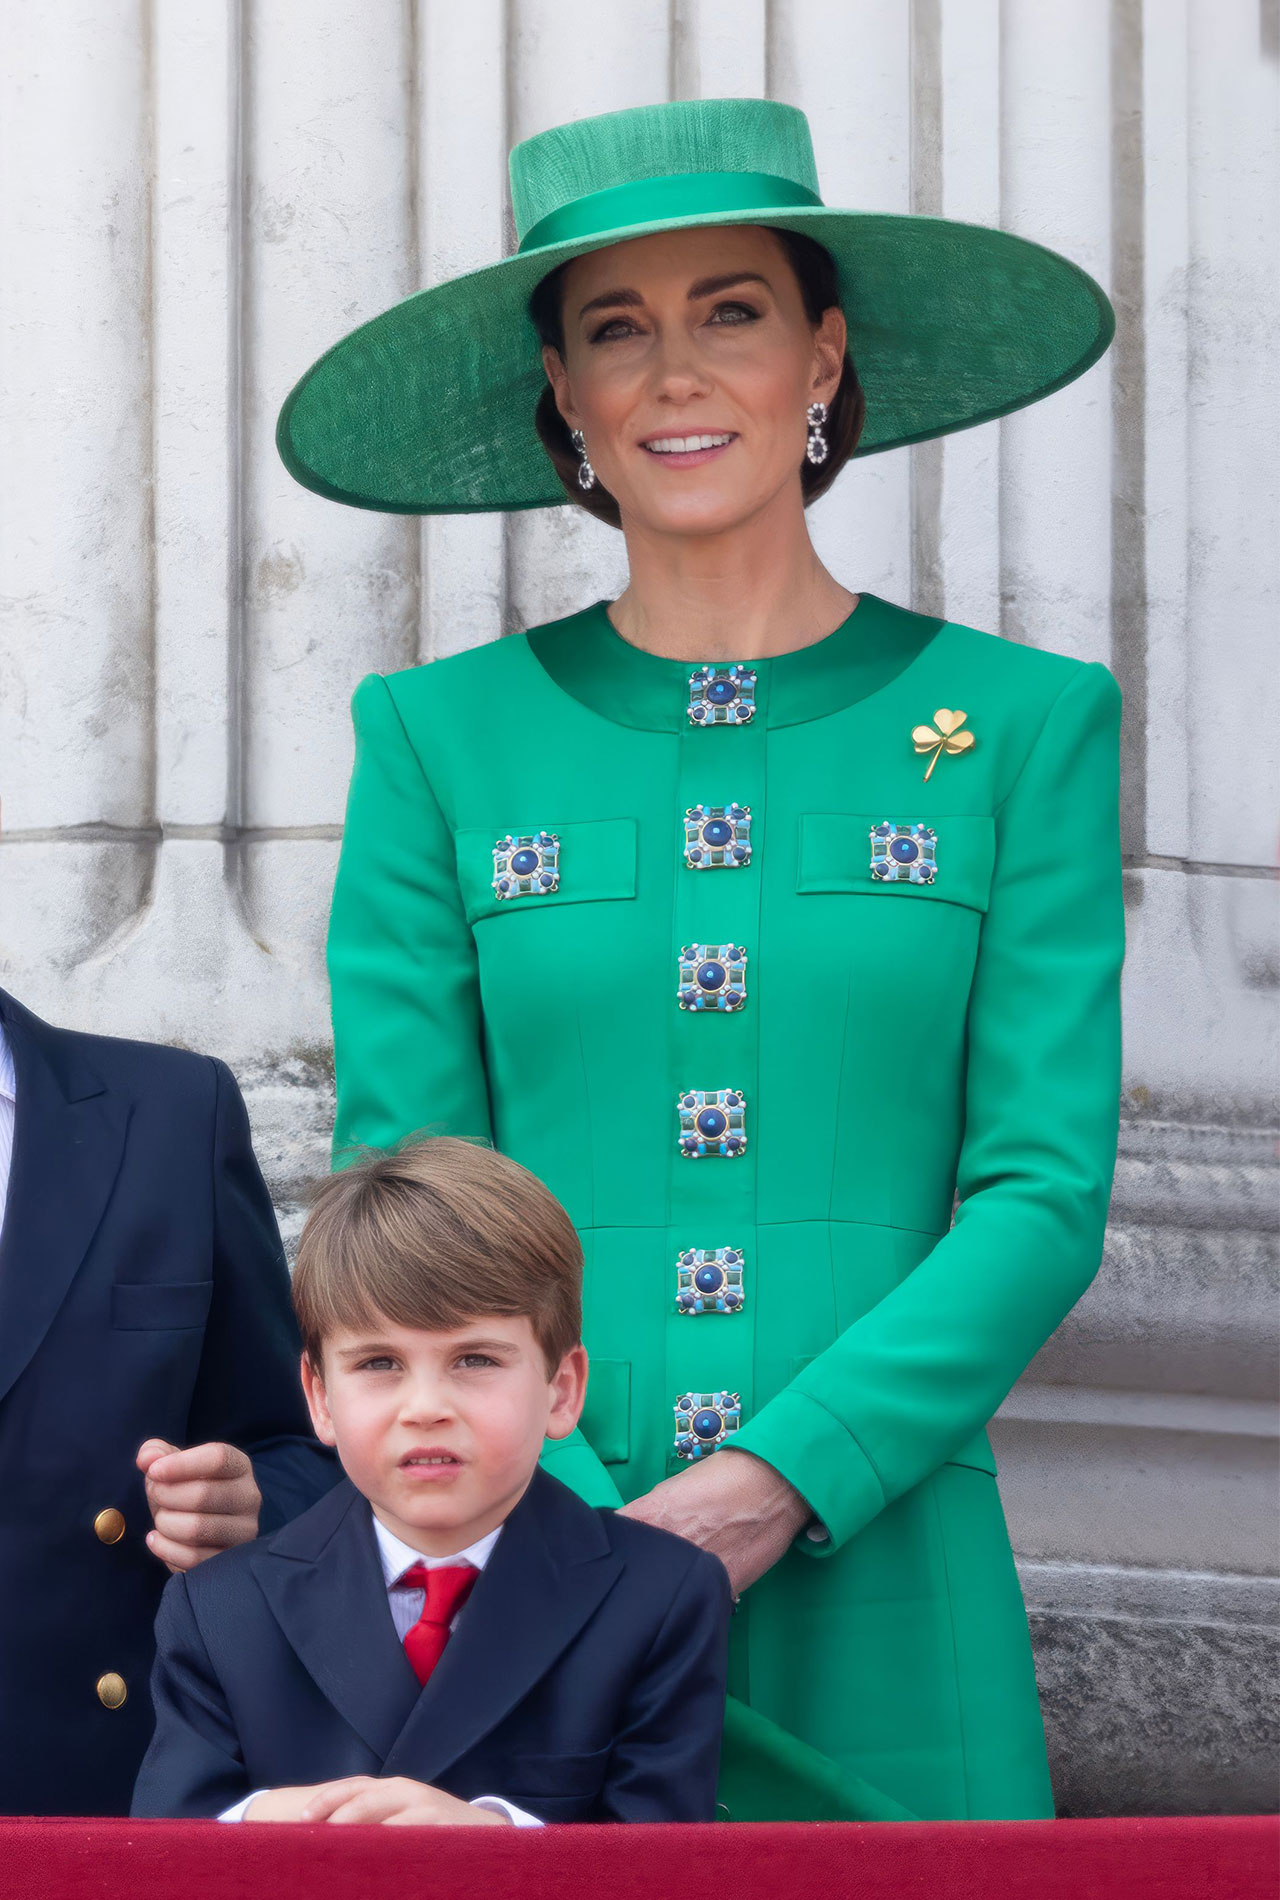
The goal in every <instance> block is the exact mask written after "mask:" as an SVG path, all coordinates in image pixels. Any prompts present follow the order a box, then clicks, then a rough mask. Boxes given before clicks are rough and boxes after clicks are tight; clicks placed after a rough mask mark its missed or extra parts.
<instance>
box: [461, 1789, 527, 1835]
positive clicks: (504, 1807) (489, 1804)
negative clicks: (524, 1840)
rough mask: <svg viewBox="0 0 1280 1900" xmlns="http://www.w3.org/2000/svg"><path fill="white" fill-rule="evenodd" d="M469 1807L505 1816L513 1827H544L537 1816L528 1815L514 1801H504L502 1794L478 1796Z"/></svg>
mask: <svg viewBox="0 0 1280 1900" xmlns="http://www.w3.org/2000/svg"><path fill="white" fill-rule="evenodd" d="M468 1805H469V1806H470V1807H473V1808H485V1809H486V1810H487V1811H488V1812H489V1813H490V1814H505V1815H506V1817H507V1819H508V1821H510V1823H511V1825H512V1827H542V1826H543V1825H544V1823H543V1822H541V1821H540V1820H539V1819H538V1817H537V1815H536V1814H526V1813H525V1811H524V1809H523V1808H518V1807H517V1806H516V1804H515V1802H514V1801H504V1800H503V1798H502V1796H501V1795H500V1794H478V1795H477V1796H476V1798H475V1800H474V1801H472V1802H469V1803H468Z"/></svg>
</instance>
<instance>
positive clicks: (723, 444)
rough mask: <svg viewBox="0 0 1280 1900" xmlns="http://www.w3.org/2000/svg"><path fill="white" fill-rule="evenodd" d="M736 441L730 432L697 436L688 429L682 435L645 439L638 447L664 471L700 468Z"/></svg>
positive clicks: (705, 431)
mask: <svg viewBox="0 0 1280 1900" xmlns="http://www.w3.org/2000/svg"><path fill="white" fill-rule="evenodd" d="M737 439H738V437H737V433H736V431H734V430H722V431H711V430H703V431H701V432H699V433H697V434H695V433H694V432H693V431H691V430H690V431H686V433H685V434H683V435H675V434H672V435H653V436H648V437H647V438H646V439H645V440H644V441H643V442H641V444H640V447H641V448H642V449H643V450H644V452H645V454H646V455H651V456H653V457H654V458H655V459H656V460H658V461H660V462H662V464H663V465H664V467H666V468H700V467H701V466H702V464H703V463H704V462H713V461H715V460H716V458H717V457H718V456H721V455H723V454H724V452H725V450H726V449H728V448H731V447H732V445H733V444H734V443H735V442H736V441H737Z"/></svg>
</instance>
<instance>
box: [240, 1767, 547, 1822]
mask: <svg viewBox="0 0 1280 1900" xmlns="http://www.w3.org/2000/svg"><path fill="white" fill-rule="evenodd" d="M278 1792H280V1793H283V1794H298V1793H303V1794H306V1793H310V1795H311V1799H310V1800H309V1801H308V1802H307V1803H306V1804H305V1806H304V1807H303V1810H302V1812H301V1813H300V1814H298V1815H296V1816H285V1815H282V1816H281V1817H280V1818H281V1819H282V1820H284V1819H296V1820H299V1821H340V1822H343V1823H346V1822H350V1821H385V1822H387V1823H388V1824H393V1825H399V1826H401V1827H510V1826H511V1822H510V1820H509V1819H508V1818H507V1816H506V1815H505V1814H491V1813H490V1812H489V1810H488V1809H487V1808H473V1807H472V1806H471V1804H470V1802H468V1801H459V1800H458V1798H457V1796H456V1795H452V1794H444V1793H443V1792H442V1791H441V1790H440V1789H439V1788H429V1787H428V1786H427V1784H426V1782H425V1781H409V1780H407V1779H406V1778H405V1777H404V1776H402V1775H396V1776H393V1777H390V1778H388V1779H387V1780H385V1781H383V1780H379V1779H377V1778H376V1777H375V1776H373V1775H348V1776H346V1777H345V1779H344V1780H342V1781H326V1782H324V1783H322V1784H321V1786H320V1787H318V1788H311V1789H309V1790H308V1789H297V1788H285V1789H281V1790H278ZM257 1805H258V1804H257V1802H256V1801H255V1802H253V1803H252V1806H251V1809H250V1812H251V1813H252V1811H253V1809H255V1808H256V1807H257ZM254 1818H255V1819H256V1818H257V1817H256V1815H255V1816H254ZM265 1818H267V1819H273V1818H274V1817H273V1816H267V1817H265Z"/></svg>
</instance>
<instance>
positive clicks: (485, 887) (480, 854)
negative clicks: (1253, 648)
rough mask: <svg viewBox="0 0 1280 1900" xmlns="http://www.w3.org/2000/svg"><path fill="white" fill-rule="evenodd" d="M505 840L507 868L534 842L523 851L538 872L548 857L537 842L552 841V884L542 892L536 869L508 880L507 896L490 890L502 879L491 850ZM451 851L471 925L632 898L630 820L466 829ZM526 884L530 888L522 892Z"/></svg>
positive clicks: (633, 859)
mask: <svg viewBox="0 0 1280 1900" xmlns="http://www.w3.org/2000/svg"><path fill="white" fill-rule="evenodd" d="M527 815H528V816H530V817H531V818H533V817H536V816H537V814H527ZM507 838H510V839H511V840H512V846H513V852H512V853H508V859H507V861H508V863H509V862H510V859H511V856H512V855H513V853H514V851H518V850H519V849H520V845H521V840H523V839H529V840H532V842H531V843H530V844H529V845H527V846H526V847H525V849H527V850H528V851H529V853H530V862H531V863H532V862H533V861H534V860H535V859H537V860H539V866H540V863H541V860H542V859H543V858H544V857H545V853H546V847H544V846H543V845H541V843H540V840H542V839H543V838H551V839H554V841H555V843H554V853H555V855H554V859H553V860H551V861H550V862H549V869H548V871H547V873H546V875H547V877H548V879H549V880H550V882H549V885H548V886H547V887H546V888H544V887H543V885H542V876H541V873H540V868H535V870H534V872H533V875H532V876H531V877H530V878H527V879H520V878H518V877H508V879H507V882H508V883H509V885H510V886H511V887H512V889H511V890H510V891H509V892H508V893H507V894H502V893H499V892H498V891H497V890H496V889H495V888H494V883H495V878H496V877H498V876H500V875H501V874H500V873H498V872H497V871H496V869H495V865H494V848H495V846H497V845H499V844H500V843H501V842H502V841H504V840H506V839H507ZM454 845H455V849H456V851H457V857H458V887H459V889H460V890H461V892H462V901H463V904H464V906H465V907H466V913H467V922H468V923H469V924H474V923H477V922H478V921H479V920H480V918H482V917H500V916H504V915H510V916H516V915H520V916H528V915H531V914H533V913H536V912H538V911H540V910H550V909H552V908H558V907H559V906H560V905H561V904H592V903H607V902H609V901H610V900H614V899H619V900H625V899H626V898H629V897H634V896H635V894H636V821H635V819H634V818H593V819H586V820H582V821H576V822H574V823H563V822H558V821H556V819H555V818H554V815H552V816H549V817H547V818H546V819H545V820H544V819H539V820H538V822H537V823H530V824H529V825H528V826H526V827H524V828H523V829H521V828H520V827H519V826H511V827H510V828H509V829H507V830H498V829H494V830H482V829H480V828H479V827H478V826H468V827H467V829H466V830H464V831H459V832H458V833H457V834H456V837H455V840H454ZM525 883H528V884H531V885H532V887H533V888H531V889H523V888H521V885H522V884H525Z"/></svg>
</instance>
